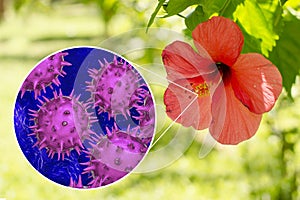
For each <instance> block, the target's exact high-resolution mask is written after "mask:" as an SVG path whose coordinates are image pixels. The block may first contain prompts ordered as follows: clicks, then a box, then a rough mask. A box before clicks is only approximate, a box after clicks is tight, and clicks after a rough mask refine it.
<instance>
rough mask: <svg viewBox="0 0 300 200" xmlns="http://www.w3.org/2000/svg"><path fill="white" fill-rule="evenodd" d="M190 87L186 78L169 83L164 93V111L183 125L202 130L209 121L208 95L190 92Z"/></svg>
mask: <svg viewBox="0 0 300 200" xmlns="http://www.w3.org/2000/svg"><path fill="white" fill-rule="evenodd" d="M191 91H192V87H191V85H190V82H189V81H188V80H186V79H181V80H177V81H176V82H174V83H170V84H169V86H168V88H167V90H166V91H165V94H164V103H165V105H166V113H167V115H168V116H169V117H170V118H171V119H172V120H173V121H175V120H176V119H177V118H178V119H177V120H176V122H178V123H180V124H182V125H183V126H185V127H190V126H193V127H194V128H195V129H198V130H202V129H205V128H208V126H209V124H210V121H211V111H210V104H211V100H210V99H211V98H210V96H209V95H208V96H202V97H201V98H198V96H197V95H196V94H194V93H192V92H191Z"/></svg>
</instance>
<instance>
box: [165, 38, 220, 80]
mask: <svg viewBox="0 0 300 200" xmlns="http://www.w3.org/2000/svg"><path fill="white" fill-rule="evenodd" d="M162 59H163V63H164V65H165V68H166V71H167V74H168V76H167V78H168V79H169V80H171V81H174V80H177V79H181V78H193V77H196V76H199V75H200V74H208V73H211V72H213V71H215V70H216V65H214V63H213V62H212V61H211V60H210V59H207V58H203V57H201V56H200V55H199V54H198V53H196V52H195V51H194V49H193V48H192V47H191V46H190V45H189V44H187V43H184V42H180V41H175V42H173V43H172V44H170V45H168V46H167V47H166V48H165V49H164V50H163V52H162Z"/></svg>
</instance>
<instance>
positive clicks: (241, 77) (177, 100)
mask: <svg viewBox="0 0 300 200" xmlns="http://www.w3.org/2000/svg"><path fill="white" fill-rule="evenodd" d="M192 36H193V39H194V44H195V47H196V48H197V51H198V52H196V51H194V49H193V48H192V47H191V46H190V45H189V44H186V43H184V42H180V41H175V42H173V43H172V44H170V45H168V46H167V47H166V48H165V49H164V50H163V52H162V59H163V63H164V65H165V68H166V71H167V78H168V80H169V81H170V84H169V86H168V88H167V90H166V91H165V94H164V103H165V105H166V112H167V115H168V116H169V117H170V118H171V119H172V120H174V121H176V122H178V123H181V124H182V125H183V126H186V127H189V126H193V127H194V128H195V129H198V130H201V129H205V128H209V132H210V134H211V135H212V136H213V137H214V138H215V139H216V140H217V141H218V142H220V143H222V144H238V143H240V142H242V141H244V140H247V139H249V138H250V137H252V136H253V135H254V134H255V133H256V131H257V129H258V127H259V124H260V121H261V117H262V114H263V113H265V112H268V111H270V110H271V109H272V108H273V106H274V104H275V102H276V100H277V98H278V96H279V95H280V93H281V90H282V78H281V75H280V73H279V71H278V69H277V67H276V66H274V65H273V64H272V63H271V62H270V61H269V60H267V59H266V58H264V57H263V56H262V55H260V54H257V53H247V54H241V50H242V47H243V43H244V38H243V35H242V32H241V30H240V29H239V27H238V26H237V24H235V23H234V22H233V21H231V20H230V19H227V18H224V17H213V18H211V19H210V20H208V21H206V22H204V23H201V24H199V25H198V26H197V27H196V28H195V30H194V31H193V32H192Z"/></svg>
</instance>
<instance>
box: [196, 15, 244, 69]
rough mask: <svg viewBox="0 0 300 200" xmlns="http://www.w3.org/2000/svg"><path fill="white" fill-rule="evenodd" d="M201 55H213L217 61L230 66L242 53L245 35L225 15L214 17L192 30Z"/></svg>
mask: <svg viewBox="0 0 300 200" xmlns="http://www.w3.org/2000/svg"><path fill="white" fill-rule="evenodd" d="M192 35H193V38H194V43H195V46H196V47H197V49H198V51H199V53H200V55H201V56H205V55H206V57H209V56H210V57H211V58H212V59H213V60H214V61H215V62H216V63H217V62H221V63H224V64H226V65H228V66H232V65H233V63H235V61H236V59H237V57H238V56H239V55H240V53H241V51H242V48H243V44H244V37H243V34H242V32H241V30H240V28H239V27H238V25H237V24H236V23H234V22H233V21H232V20H230V19H227V18H224V17H212V18H211V19H209V20H208V21H206V22H203V23H201V24H199V25H198V26H197V27H196V28H195V29H194V30H193V32H192Z"/></svg>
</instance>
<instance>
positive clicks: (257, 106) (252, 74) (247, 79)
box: [231, 53, 282, 114]
mask: <svg viewBox="0 0 300 200" xmlns="http://www.w3.org/2000/svg"><path fill="white" fill-rule="evenodd" d="M231 71H232V79H231V81H232V82H231V83H232V86H233V89H234V93H235V96H236V97H237V98H238V99H239V100H240V101H241V102H242V103H243V104H244V105H245V106H246V107H247V108H249V110H250V111H251V112H254V113H257V114H262V113H264V112H268V111H270V110H271V109H272V108H273V106H274V104H275V101H276V100H277V98H278V96H279V95H280V93H281V90H282V78H281V75H280V72H279V71H278V69H277V67H276V66H275V65H273V64H272V63H271V62H270V61H269V60H267V59H266V58H264V57H263V56H262V55H260V54H257V53H249V54H243V55H240V56H239V57H238V59H237V61H236V63H235V64H234V65H233V66H232V70H231Z"/></svg>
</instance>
